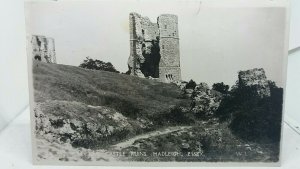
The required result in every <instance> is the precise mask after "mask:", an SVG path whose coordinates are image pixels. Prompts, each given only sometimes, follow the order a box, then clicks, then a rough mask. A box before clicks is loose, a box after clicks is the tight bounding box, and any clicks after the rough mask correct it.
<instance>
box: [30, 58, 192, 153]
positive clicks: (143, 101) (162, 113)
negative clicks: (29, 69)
mask: <svg viewBox="0 0 300 169" xmlns="http://www.w3.org/2000/svg"><path fill="white" fill-rule="evenodd" d="M33 79H34V101H35V103H36V104H35V115H36V117H40V118H37V119H36V121H37V122H36V124H37V127H38V130H37V133H42V134H41V135H43V133H52V134H54V135H55V136H56V137H57V139H59V140H61V141H69V142H71V144H72V145H73V146H75V147H85V148H92V147H99V146H103V145H105V144H106V143H107V144H111V143H114V142H118V141H120V140H122V139H125V138H128V137H131V136H133V135H136V134H140V133H143V132H146V131H151V130H154V129H156V128H159V127H162V126H167V125H172V120H173V122H174V123H173V124H177V122H178V120H179V121H180V120H184V118H182V117H178V118H177V117H173V116H174V115H173V111H174V110H178V109H179V108H180V107H188V106H189V104H190V100H188V99H184V98H182V96H181V90H180V89H179V88H178V87H177V86H176V85H175V84H166V83H160V82H157V81H154V80H148V79H141V78H137V77H133V76H128V75H124V74H118V73H112V72H105V71H94V70H86V69H82V68H79V67H75V66H67V65H59V64H48V63H42V62H36V61H34V62H33ZM175 116H176V113H175ZM74 133H76V134H74ZM49 138H50V137H49Z"/></svg>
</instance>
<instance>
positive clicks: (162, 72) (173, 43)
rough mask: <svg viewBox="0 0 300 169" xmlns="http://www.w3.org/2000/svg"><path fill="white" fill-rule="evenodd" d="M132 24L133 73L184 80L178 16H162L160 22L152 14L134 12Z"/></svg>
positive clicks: (130, 67) (129, 61)
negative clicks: (151, 16)
mask: <svg viewBox="0 0 300 169" xmlns="http://www.w3.org/2000/svg"><path fill="white" fill-rule="evenodd" d="M129 23H130V24H129V28H130V56H129V59H128V67H129V73H130V74H131V75H134V76H138V77H152V78H157V79H158V80H159V81H161V82H167V83H168V82H176V81H180V80H181V70H180V55H179V36H178V18H177V16H176V15H171V14H164V15H160V16H159V17H158V18H157V23H152V22H151V21H150V19H149V18H148V17H142V16H141V15H139V14H137V13H130V15H129Z"/></svg>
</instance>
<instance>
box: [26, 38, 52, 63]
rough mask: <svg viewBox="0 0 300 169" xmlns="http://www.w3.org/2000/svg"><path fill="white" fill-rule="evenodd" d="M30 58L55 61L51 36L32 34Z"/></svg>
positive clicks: (48, 61) (47, 61) (49, 61)
mask: <svg viewBox="0 0 300 169" xmlns="http://www.w3.org/2000/svg"><path fill="white" fill-rule="evenodd" d="M31 48H32V58H33V59H35V60H39V61H42V62H46V63H56V56H55V55H56V54H55V43H54V39H53V38H49V37H45V36H40V35H33V36H32V38H31Z"/></svg>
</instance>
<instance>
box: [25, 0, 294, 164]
mask: <svg viewBox="0 0 300 169" xmlns="http://www.w3.org/2000/svg"><path fill="white" fill-rule="evenodd" d="M25 8H26V29H27V48H28V50H27V51H28V65H29V79H30V94H31V122H32V146H33V162H34V163H35V164H51V165H143V166H172V165H174V166H180V165H184V166H187V165H197V166H205V165H213V166H228V165H243V166H244V165H279V162H280V147H281V146H280V145H281V133H282V132H281V130H282V117H283V116H282V114H283V107H284V106H283V105H284V104H283V103H284V93H285V92H284V91H285V89H284V88H285V81H286V79H285V78H286V64H287V62H286V61H287V58H286V56H287V43H286V42H287V34H288V30H289V29H288V13H289V12H288V11H289V10H288V9H289V8H288V1H286V0H273V1H269V0H253V1H242V0H231V1H217V0H195V1H194V0H99V1H61V0H58V1H50V0H49V1H27V2H26V3H25Z"/></svg>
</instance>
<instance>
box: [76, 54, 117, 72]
mask: <svg viewBox="0 0 300 169" xmlns="http://www.w3.org/2000/svg"><path fill="white" fill-rule="evenodd" d="M79 67H81V68H85V69H92V70H103V71H108V72H115V73H120V72H119V71H117V70H116V69H115V67H114V66H113V65H112V64H111V63H110V62H107V63H106V62H103V61H101V60H97V59H95V60H94V59H91V58H89V57H86V59H85V60H84V61H83V63H81V64H80V65H79Z"/></svg>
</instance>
